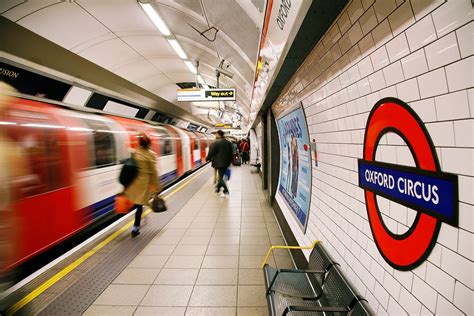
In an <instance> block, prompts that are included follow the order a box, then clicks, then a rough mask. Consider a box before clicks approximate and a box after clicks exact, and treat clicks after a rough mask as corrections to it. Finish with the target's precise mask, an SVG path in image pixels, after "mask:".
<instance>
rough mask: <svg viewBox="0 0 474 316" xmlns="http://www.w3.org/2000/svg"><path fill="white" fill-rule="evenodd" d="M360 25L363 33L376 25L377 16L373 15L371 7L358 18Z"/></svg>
mask: <svg viewBox="0 0 474 316" xmlns="http://www.w3.org/2000/svg"><path fill="white" fill-rule="evenodd" d="M359 23H360V27H361V29H362V33H363V34H364V35H365V34H367V33H369V32H370V31H372V30H373V29H374V27H375V26H376V25H377V17H376V16H375V11H374V8H373V7H370V9H369V10H367V11H366V12H365V13H364V14H363V15H362V16H361V17H360V19H359Z"/></svg>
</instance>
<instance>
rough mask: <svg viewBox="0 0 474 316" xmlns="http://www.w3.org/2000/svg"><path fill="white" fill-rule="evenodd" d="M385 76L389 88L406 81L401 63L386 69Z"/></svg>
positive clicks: (384, 70)
mask: <svg viewBox="0 0 474 316" xmlns="http://www.w3.org/2000/svg"><path fill="white" fill-rule="evenodd" d="M383 74H384V77H385V82H386V84H387V86H391V85H393V84H396V83H399V82H401V81H403V80H404V79H405V78H404V76H403V70H402V66H401V63H400V62H399V61H397V62H396V63H393V64H391V65H390V66H388V67H385V68H384V69H383Z"/></svg>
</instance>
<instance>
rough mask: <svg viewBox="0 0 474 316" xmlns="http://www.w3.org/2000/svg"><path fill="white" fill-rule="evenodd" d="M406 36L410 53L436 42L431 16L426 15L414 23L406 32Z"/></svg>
mask: <svg viewBox="0 0 474 316" xmlns="http://www.w3.org/2000/svg"><path fill="white" fill-rule="evenodd" d="M406 34H407V39H408V45H410V49H411V51H412V52H413V51H415V50H417V49H418V48H421V47H424V46H426V45H428V44H429V43H431V42H433V41H434V40H436V31H435V28H434V25H433V21H432V20H431V16H429V15H428V16H426V17H425V18H423V19H422V20H421V21H419V22H416V24H414V25H413V26H411V27H410V28H409V29H408V30H407V31H406Z"/></svg>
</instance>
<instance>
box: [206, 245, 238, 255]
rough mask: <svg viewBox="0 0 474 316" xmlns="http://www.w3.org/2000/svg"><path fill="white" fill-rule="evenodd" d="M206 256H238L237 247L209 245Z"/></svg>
mask: <svg viewBox="0 0 474 316" xmlns="http://www.w3.org/2000/svg"><path fill="white" fill-rule="evenodd" d="M206 255H207V256H238V255H239V245H209V246H208V247H207V251H206Z"/></svg>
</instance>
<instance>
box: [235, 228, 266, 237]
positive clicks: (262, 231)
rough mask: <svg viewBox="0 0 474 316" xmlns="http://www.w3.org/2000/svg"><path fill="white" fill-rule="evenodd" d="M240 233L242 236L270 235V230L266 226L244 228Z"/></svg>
mask: <svg viewBox="0 0 474 316" xmlns="http://www.w3.org/2000/svg"><path fill="white" fill-rule="evenodd" d="M240 235H242V236H255V237H260V236H265V237H268V231H267V229H266V228H242V229H241V230H240Z"/></svg>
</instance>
